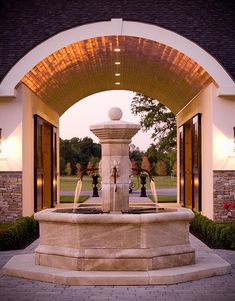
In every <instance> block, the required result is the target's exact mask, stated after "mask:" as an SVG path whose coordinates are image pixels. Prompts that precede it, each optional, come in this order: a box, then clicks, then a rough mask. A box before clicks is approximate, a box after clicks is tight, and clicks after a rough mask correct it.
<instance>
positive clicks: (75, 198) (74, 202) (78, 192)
mask: <svg viewBox="0 0 235 301" xmlns="http://www.w3.org/2000/svg"><path fill="white" fill-rule="evenodd" d="M81 189H82V180H81V179H78V182H77V185H76V189H75V193H74V200H73V211H76V209H77V208H78V205H77V203H78V200H79V196H80V193H81Z"/></svg>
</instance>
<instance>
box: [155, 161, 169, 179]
mask: <svg viewBox="0 0 235 301" xmlns="http://www.w3.org/2000/svg"><path fill="white" fill-rule="evenodd" d="M156 173H157V175H158V176H167V174H168V172H167V164H166V162H164V161H162V160H159V161H158V162H157V164H156Z"/></svg>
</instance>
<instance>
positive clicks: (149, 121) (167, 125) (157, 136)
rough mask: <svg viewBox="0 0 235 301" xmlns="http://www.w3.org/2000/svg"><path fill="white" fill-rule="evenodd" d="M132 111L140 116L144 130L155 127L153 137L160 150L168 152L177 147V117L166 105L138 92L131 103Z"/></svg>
mask: <svg viewBox="0 0 235 301" xmlns="http://www.w3.org/2000/svg"><path fill="white" fill-rule="evenodd" d="M131 111H132V113H133V114H134V115H139V116H140V124H141V126H142V129H143V130H144V131H147V130H149V129H153V134H152V138H153V140H154V142H155V143H156V145H157V148H158V151H159V152H162V153H166V152H168V151H170V150H173V149H175V148H176V119H175V115H174V114H173V113H172V112H171V111H170V110H169V109H168V108H167V107H166V106H164V105H163V104H161V103H160V102H158V101H157V100H154V99H153V98H150V97H148V96H145V95H143V94H140V93H136V94H135V96H134V98H133V100H132V103H131Z"/></svg>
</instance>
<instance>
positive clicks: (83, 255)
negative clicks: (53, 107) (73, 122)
mask: <svg viewBox="0 0 235 301" xmlns="http://www.w3.org/2000/svg"><path fill="white" fill-rule="evenodd" d="M109 117H110V121H107V122H103V123H101V124H97V125H92V126H90V130H91V131H92V132H93V133H94V134H95V135H96V136H97V137H98V138H99V139H100V143H101V145H102V160H101V166H100V172H101V178H102V205H101V210H98V211H97V213H99V214H93V213H94V211H92V208H87V210H91V211H90V212H91V213H92V214H89V211H88V212H87V211H86V213H88V214H86V215H84V214H79V213H80V212H82V211H80V212H79V211H78V214H72V213H71V212H68V213H65V212H64V211H61V210H60V209H57V210H56V212H55V210H54V209H48V210H44V211H41V212H38V213H36V214H35V218H36V219H37V220H38V221H39V223H40V245H39V247H38V248H37V249H36V263H37V264H39V265H44V266H51V267H57V268H59V267H63V268H67V269H71V270H84V271H147V270H156V269H162V268H168V267H175V266H181V265H186V264H193V263H194V262H195V252H194V250H193V249H192V247H191V246H190V245H189V240H188V222H189V220H191V219H192V218H193V213H192V212H191V211H190V210H188V209H183V208H182V209H171V210H170V209H168V210H165V211H164V212H162V213H156V212H154V210H150V211H149V212H150V213H146V210H145V211H143V213H142V214H141V211H140V210H138V213H140V214H129V213H131V212H132V213H135V211H133V210H131V209H132V208H131V207H130V206H129V175H130V168H129V166H130V163H129V144H130V142H131V138H132V137H133V136H134V134H136V133H137V132H138V131H139V129H140V126H139V125H138V124H133V123H129V122H125V121H122V120H121V117H122V111H121V110H120V109H119V108H111V109H110V111H109ZM80 187H81V185H80V184H78V190H80ZM154 208H155V207H154ZM154 208H153V209H154ZM151 209H152V208H151ZM151 212H152V213H151ZM61 233H65V234H66V235H61Z"/></svg>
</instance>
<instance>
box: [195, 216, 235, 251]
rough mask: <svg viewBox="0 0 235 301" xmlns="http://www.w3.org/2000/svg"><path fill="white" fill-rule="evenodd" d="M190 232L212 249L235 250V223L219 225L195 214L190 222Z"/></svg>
mask: <svg viewBox="0 0 235 301" xmlns="http://www.w3.org/2000/svg"><path fill="white" fill-rule="evenodd" d="M190 230H191V232H192V233H193V234H195V235H196V236H197V237H198V238H199V239H202V240H203V241H204V242H205V243H207V244H208V245H209V246H210V247H219V248H224V249H232V250H234V249H235V224H234V223H226V224H222V223H217V222H214V221H212V220H210V219H209V218H207V217H206V216H203V215H201V214H200V213H197V212H195V217H194V219H193V220H192V221H191V222H190Z"/></svg>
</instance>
